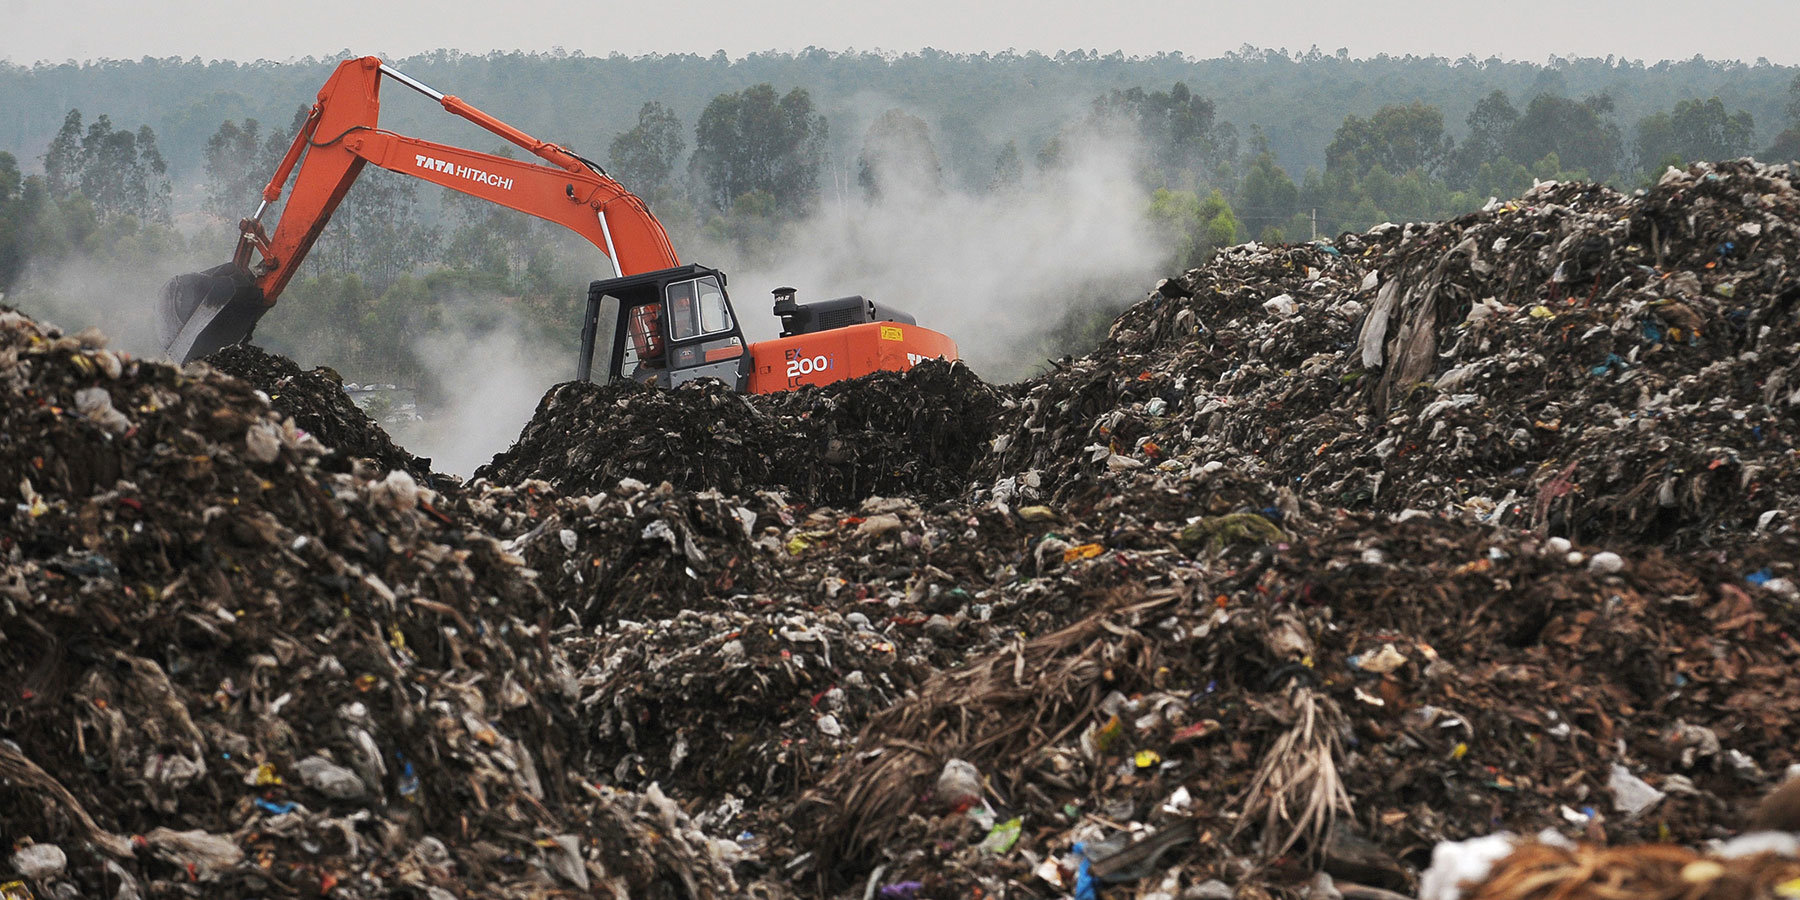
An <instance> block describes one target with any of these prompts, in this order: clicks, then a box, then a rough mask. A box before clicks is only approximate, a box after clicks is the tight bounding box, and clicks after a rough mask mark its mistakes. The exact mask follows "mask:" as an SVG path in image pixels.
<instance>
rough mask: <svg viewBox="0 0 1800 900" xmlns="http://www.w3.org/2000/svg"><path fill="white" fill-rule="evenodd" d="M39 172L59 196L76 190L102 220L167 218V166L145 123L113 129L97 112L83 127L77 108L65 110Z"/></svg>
mask: <svg viewBox="0 0 1800 900" xmlns="http://www.w3.org/2000/svg"><path fill="white" fill-rule="evenodd" d="M44 171H45V173H46V177H47V179H48V181H49V185H50V187H51V189H52V191H53V192H55V193H56V194H57V195H58V196H59V197H66V196H69V195H71V194H74V193H80V194H81V195H82V196H84V197H86V198H87V199H88V200H89V201H91V202H92V203H93V204H94V210H95V212H96V213H97V214H98V215H99V216H100V218H102V219H107V218H112V217H115V216H134V217H136V218H138V219H140V220H142V221H146V222H157V223H167V222H168V221H169V209H170V194H171V191H170V187H169V179H168V172H169V167H168V165H167V163H165V162H164V161H163V158H162V153H161V152H159V151H158V150H157V147H156V132H154V131H152V130H150V126H148V125H144V126H141V127H139V128H138V130H137V131H135V132H134V131H131V130H130V129H126V128H120V129H114V128H113V126H112V119H111V118H109V117H108V116H105V115H102V116H99V117H98V118H96V119H95V120H94V121H93V123H92V124H91V125H89V126H88V127H87V129H86V130H85V131H83V130H82V127H81V110H79V109H71V110H69V112H68V115H66V116H64V118H63V126H62V129H61V130H59V131H58V132H57V133H56V137H55V138H53V139H52V140H51V142H50V147H49V149H48V150H46V151H45V153H44Z"/></svg>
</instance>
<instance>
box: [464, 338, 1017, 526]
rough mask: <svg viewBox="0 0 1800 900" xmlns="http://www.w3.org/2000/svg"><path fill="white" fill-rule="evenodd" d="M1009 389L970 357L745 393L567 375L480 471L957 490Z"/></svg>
mask: <svg viewBox="0 0 1800 900" xmlns="http://www.w3.org/2000/svg"><path fill="white" fill-rule="evenodd" d="M998 405H999V398H998V396H997V394H996V392H995V391H994V390H993V389H992V388H989V387H988V386H987V385H985V384H983V383H982V382H981V380H980V379H979V378H977V377H975V374H974V373H973V372H970V371H969V369H968V367H966V366H963V365H961V364H960V363H958V364H946V363H940V362H928V363H924V364H921V365H919V366H916V367H914V368H913V369H912V370H910V371H908V372H904V373H898V372H882V373H877V374H875V375H872V376H869V377H867V378H860V379H857V380H855V381H851V382H839V383H837V384H832V385H828V386H826V387H822V388H805V389H802V390H798V391H792V392H787V393H781V394H773V395H766V396H746V395H741V394H738V393H735V392H733V391H730V390H727V389H726V388H725V387H724V386H723V385H722V384H720V383H718V382H716V381H704V382H697V383H690V384H687V385H683V386H681V387H679V388H676V389H675V390H672V391H664V390H657V389H655V388H651V387H646V386H643V385H638V384H632V383H624V384H615V385H605V386H601V385H595V384H587V383H580V382H570V383H567V384H562V385H558V386H557V387H556V388H554V389H552V390H551V392H550V393H549V394H546V395H545V397H544V399H543V401H542V402H540V403H539V404H538V409H537V412H536V414H535V415H534V416H533V417H532V420H531V422H530V423H529V424H527V425H526V426H525V430H524V431H523V432H522V433H521V434H520V435H519V440H518V442H517V443H515V444H514V445H513V446H512V447H511V448H510V449H508V450H506V451H505V452H503V453H500V454H499V455H497V456H495V457H494V460H493V462H492V463H490V464H489V465H487V466H484V467H482V468H481V469H478V470H476V473H475V475H476V477H478V478H486V479H488V480H489V481H492V482H494V483H497V484H511V483H516V482H519V481H524V480H526V479H539V480H542V481H545V482H548V483H549V484H551V485H554V486H555V487H556V488H557V489H558V490H560V491H563V492H565V493H573V494H588V493H594V492H603V491H607V490H610V489H611V488H612V487H613V486H614V485H616V484H618V482H619V480H620V479H622V478H634V479H637V480H639V481H643V482H647V483H649V484H656V483H658V482H662V481H667V482H670V483H671V484H673V485H675V486H677V487H682V488H686V489H689V490H694V491H701V490H708V489H715V490H718V491H721V492H723V493H725V494H736V495H740V496H744V495H750V494H754V493H755V492H757V491H760V490H780V491H785V492H787V493H788V494H790V495H791V496H792V497H794V498H795V499H801V500H805V501H806V502H811V503H824V504H843V503H850V504H854V503H856V502H859V501H860V500H861V499H862V498H863V497H866V496H869V495H872V494H881V495H896V494H906V495H910V496H917V497H927V498H934V499H935V498H943V497H949V496H954V495H955V494H957V493H959V492H960V491H962V490H963V489H964V488H965V487H966V486H967V480H968V472H969V470H970V468H971V467H972V466H973V465H974V463H975V461H976V459H977V458H978V457H979V456H980V455H981V454H982V453H983V452H984V451H985V450H986V447H987V441H988V438H989V436H990V435H991V434H992V427H993V426H992V423H993V419H994V413H995V411H996V410H997V408H998Z"/></svg>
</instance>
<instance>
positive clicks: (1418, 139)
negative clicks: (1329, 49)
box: [1325, 102, 1452, 176]
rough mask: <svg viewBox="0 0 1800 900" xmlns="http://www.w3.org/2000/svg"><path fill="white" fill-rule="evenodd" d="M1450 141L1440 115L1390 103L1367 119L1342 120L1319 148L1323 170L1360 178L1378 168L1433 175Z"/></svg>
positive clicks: (1420, 105)
mask: <svg viewBox="0 0 1800 900" xmlns="http://www.w3.org/2000/svg"><path fill="white" fill-rule="evenodd" d="M1451 147H1452V142H1451V140H1450V136H1449V135H1447V134H1445V133H1444V113H1443V111H1442V110H1440V109H1438V108H1437V107H1435V106H1427V105H1426V104H1424V103H1418V102H1414V103H1410V104H1406V105H1404V106H1402V105H1398V104H1393V105H1389V106H1383V107H1382V108H1381V109H1379V110H1376V112H1375V115H1373V116H1370V117H1369V118H1368V119H1367V120H1364V119H1361V118H1358V117H1357V116H1354V115H1352V116H1348V117H1346V118H1345V119H1344V124H1343V125H1342V126H1340V127H1339V128H1338V130H1337V134H1335V135H1334V136H1333V137H1332V140H1331V145H1330V146H1328V147H1326V148H1325V168H1326V169H1343V170H1345V171H1348V172H1351V173H1352V174H1355V175H1358V176H1361V175H1363V174H1364V173H1367V172H1368V171H1369V170H1371V169H1373V168H1375V167H1377V166H1379V167H1381V168H1383V169H1386V170H1387V171H1389V172H1407V171H1411V170H1413V169H1420V170H1422V171H1424V172H1425V173H1426V174H1428V175H1430V174H1436V173H1437V171H1438V169H1439V168H1441V167H1442V166H1443V164H1444V161H1445V160H1446V159H1447V158H1448V157H1449V155H1450V150H1451Z"/></svg>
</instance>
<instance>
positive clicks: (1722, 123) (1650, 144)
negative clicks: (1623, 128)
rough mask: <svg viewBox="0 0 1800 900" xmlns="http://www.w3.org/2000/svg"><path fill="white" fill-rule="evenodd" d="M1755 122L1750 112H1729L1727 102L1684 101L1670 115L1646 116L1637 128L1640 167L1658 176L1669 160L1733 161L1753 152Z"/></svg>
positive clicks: (1660, 113) (1676, 162) (1715, 99)
mask: <svg viewBox="0 0 1800 900" xmlns="http://www.w3.org/2000/svg"><path fill="white" fill-rule="evenodd" d="M1755 135H1756V122H1755V121H1754V120H1753V119H1752V118H1751V117H1750V114H1749V113H1748V112H1745V111H1744V110H1741V109H1740V110H1738V111H1736V112H1727V111H1726V109H1725V103H1724V101H1721V100H1720V99H1719V98H1717V97H1713V98H1712V99H1710V100H1683V101H1681V102H1679V103H1677V104H1675V109H1674V110H1673V111H1671V112H1659V113H1656V114H1655V115H1651V116H1645V117H1644V118H1643V119H1641V120H1639V122H1638V125H1637V158H1638V166H1639V168H1640V169H1642V170H1643V171H1644V173H1645V174H1647V175H1649V176H1651V177H1655V176H1656V175H1657V174H1658V173H1660V172H1661V171H1662V170H1663V168H1664V167H1665V166H1666V165H1667V164H1669V161H1670V160H1675V164H1676V165H1682V164H1685V163H1687V162H1690V161H1692V160H1701V159H1704V160H1718V159H1733V158H1736V157H1739V156H1743V155H1744V154H1746V153H1749V152H1750V142H1751V140H1752V139H1754V137H1755Z"/></svg>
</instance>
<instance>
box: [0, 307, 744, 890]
mask: <svg viewBox="0 0 1800 900" xmlns="http://www.w3.org/2000/svg"><path fill="white" fill-rule="evenodd" d="M0 394H3V395H4V397H5V402H4V403H3V404H0V416H4V420H3V421H0V482H3V483H5V484H6V485H8V486H9V489H11V490H15V491H17V492H18V495H17V498H16V499H17V502H16V503H9V504H8V508H7V510H6V512H5V516H6V527H5V529H4V530H3V531H0V570H3V574H0V597H3V598H4V600H3V602H0V641H3V644H4V648H5V649H4V652H0V678H3V679H4V680H5V682H6V683H7V684H9V685H12V686H13V687H12V688H10V689H9V690H7V691H6V692H4V694H3V695H0V723H3V724H0V735H3V736H4V738H5V740H4V741H3V742H0V748H3V749H0V796H3V797H4V800H3V801H0V831H3V832H4V833H5V834H7V835H8V836H9V837H12V838H14V839H15V840H16V839H20V838H25V837H29V838H30V840H31V843H30V844H29V846H25V847H24V848H23V849H20V850H18V852H16V853H15V854H14V856H13V857H12V866H13V868H15V869H17V870H18V871H19V872H20V873H21V874H24V875H27V876H28V877H30V878H31V879H32V880H33V883H34V884H35V885H36V886H37V887H38V888H39V889H43V890H46V891H47V893H46V896H65V895H81V896H102V895H104V896H113V895H114V894H115V893H117V894H118V895H120V896H132V897H137V896H147V897H160V896H190V895H194V894H204V895H208V896H227V895H229V896H247V895H271V894H282V895H292V894H309V895H318V894H329V895H332V896H344V897H375V896H392V895H395V894H412V895H415V896H424V895H429V896H432V897H443V896H483V897H486V896H520V897H523V896H541V895H542V894H544V893H545V892H547V891H557V890H576V889H579V890H584V891H586V890H591V889H599V890H604V891H609V892H611V893H612V894H613V895H614V896H665V895H667V894H666V892H667V891H668V890H669V886H670V885H677V884H679V885H685V886H686V892H685V893H684V894H683V896H690V897H706V896H727V895H730V894H732V893H733V892H734V890H735V887H734V882H733V880H732V874H731V871H730V868H729V867H730V864H731V863H732V862H733V861H734V860H735V853H736V851H735V850H733V849H732V848H731V847H730V846H729V845H728V844H724V843H720V842H715V841H713V840H711V839H709V838H706V837H704V836H703V835H701V834H699V833H698V832H697V831H694V830H693V829H692V828H691V827H690V826H689V824H688V821H687V817H686V816H685V814H683V813H682V812H681V810H680V809H679V808H677V807H675V806H674V805H673V804H672V803H671V802H670V801H668V800H667V798H665V797H663V796H662V795H661V794H659V793H657V792H655V791H653V790H652V791H647V792H645V793H643V794H636V793H629V792H621V791H616V790H610V789H603V788H601V787H600V786H597V785H596V784H594V783H593V782H591V781H587V780H584V779H583V778H581V777H580V776H579V775H578V774H576V772H577V769H575V768H572V767H571V764H572V763H573V762H575V761H579V760H583V759H585V755H586V753H587V752H588V750H587V745H588V740H587V738H586V732H585V730H584V729H582V728H580V727H578V726H577V725H575V707H574V705H573V704H574V703H575V701H576V699H577V693H576V690H577V689H576V685H575V684H574V682H573V680H572V673H571V672H570V671H569V669H568V666H567V664H566V663H565V662H564V661H563V659H562V657H561V655H560V653H559V652H558V651H557V650H556V649H555V648H553V647H551V646H549V645H547V644H546V643H545V642H544V640H543V637H544V629H545V627H546V621H547V620H548V619H549V617H550V613H551V605H550V604H549V603H548V602H547V601H546V600H545V598H544V596H543V594H542V593H541V592H540V591H539V590H538V589H537V587H536V586H535V585H534V584H533V580H532V573H531V572H530V571H529V570H527V569H526V568H524V567H523V566H522V565H521V562H520V560H519V559H518V558H517V557H514V556H511V555H509V554H508V553H507V552H506V551H505V550H504V549H503V548H502V547H501V546H500V544H499V542H498V541H496V540H495V539H493V538H492V537H490V536H488V535H486V534H484V533H482V532H480V531H478V530H474V529H471V528H469V527H466V526H465V525H463V524H461V523H458V522H456V521H454V520H452V519H451V518H450V517H449V516H447V515H445V514H444V513H443V512H442V511H440V510H439V509H437V508H436V506H435V505H434V504H435V503H437V502H438V501H437V497H436V495H434V494H433V493H432V492H430V491H428V490H425V489H422V488H419V487H418V486H417V485H416V484H415V483H414V482H413V480H412V479H411V478H410V477H409V476H407V475H406V474H405V473H404V472H399V471H396V472H392V473H388V474H386V477H382V478H378V479H368V478H364V477H359V475H358V474H357V473H355V472H332V471H330V470H329V469H328V468H326V467H324V466H323V465H322V464H323V463H324V462H326V461H327V459H328V457H327V454H326V451H325V449H324V448H323V447H322V446H321V445H320V444H319V443H318V442H317V441H316V440H315V439H314V438H313V437H312V436H311V435H309V434H306V433H303V432H301V431H299V430H298V429H297V428H295V427H293V426H292V425H291V424H289V423H287V422H286V421H285V419H286V417H285V416H283V415H282V414H281V413H279V412H277V411H276V410H273V409H272V408H271V407H270V406H269V405H268V404H267V403H266V402H265V401H264V399H263V398H262V397H259V396H258V395H257V394H256V393H255V391H254V390H253V389H252V388H251V387H250V386H249V385H248V384H246V383H245V382H243V381H240V380H238V379H236V378H230V377H225V376H222V375H218V374H214V373H212V372H209V371H205V370H201V371H199V372H198V373H196V372H194V371H192V370H189V371H188V372H185V373H184V372H180V371H177V370H175V369H173V368H170V367H168V366H164V365H160V364H155V363H148V362H141V361H137V360H132V359H129V358H127V357H125V356H123V355H121V354H117V353H114V352H112V351H109V350H107V349H106V348H105V347H104V346H103V341H102V340H101V339H100V338H99V337H98V335H96V334H93V333H84V334H82V335H77V336H72V337H71V336H62V335H59V334H57V333H55V332H45V331H43V330H41V329H40V328H39V327H38V326H37V325H35V324H34V323H33V322H31V321H30V320H29V319H26V318H24V317H22V316H19V315H17V314H16V313H12V312H10V311H0ZM27 870H29V871H27Z"/></svg>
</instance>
